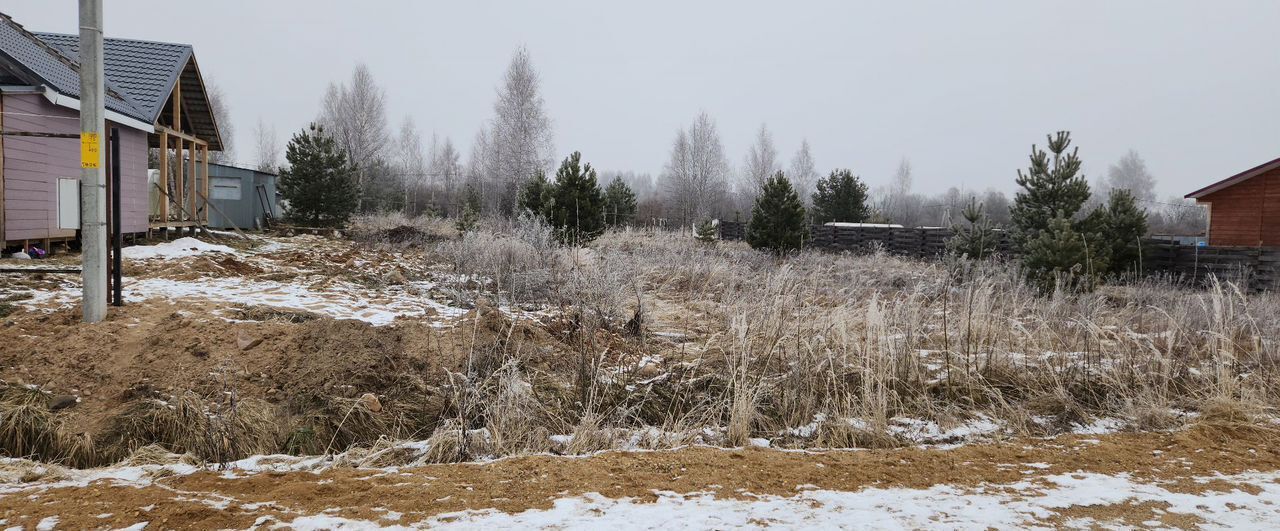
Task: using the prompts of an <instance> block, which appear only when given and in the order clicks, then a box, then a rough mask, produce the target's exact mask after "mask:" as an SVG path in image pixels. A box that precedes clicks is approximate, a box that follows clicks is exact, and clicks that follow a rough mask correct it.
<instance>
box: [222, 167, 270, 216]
mask: <svg viewBox="0 0 1280 531" xmlns="http://www.w3.org/2000/svg"><path fill="white" fill-rule="evenodd" d="M232 183H235V184H236V186H238V191H237V193H236V194H235V196H234V197H232V196H230V195H229V194H231V193H232V188H231V187H230V186H228V185H230V184H232ZM259 186H261V187H262V190H261V191H260V190H259ZM264 192H265V193H264ZM209 201H210V202H211V203H212V204H213V205H214V206H216V207H217V208H215V209H211V211H210V212H209V226H210V227H214V228H220V229H227V228H231V226H232V225H234V226H235V227H236V228H239V229H260V228H263V227H264V226H265V224H266V220H265V217H266V213H267V212H268V211H270V213H271V215H272V217H275V218H278V217H279V206H278V205H277V204H276V176H275V175H272V174H269V173H262V172H259V171H254V170H249V169H245V168H236V167H234V166H224V165H222V164H209Z"/></svg>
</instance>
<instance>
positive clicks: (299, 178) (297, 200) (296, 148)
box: [280, 124, 360, 227]
mask: <svg viewBox="0 0 1280 531" xmlns="http://www.w3.org/2000/svg"><path fill="white" fill-rule="evenodd" d="M285 159H286V160H287V161H288V163H289V168H288V169H285V170H284V171H282V172H280V195H281V196H282V197H283V199H284V200H286V201H288V202H289V209H288V212H287V214H288V216H289V218H290V219H292V220H293V221H294V222H296V223H305V224H307V225H309V226H313V227H321V226H338V225H342V224H344V223H346V222H347V220H348V219H350V218H351V214H353V213H355V211H356V208H357V205H358V204H359V197H360V189H359V188H358V187H357V185H356V180H355V170H354V168H352V166H351V164H350V163H349V162H348V161H347V156H346V155H345V154H344V153H343V152H342V150H340V149H338V145H337V143H336V142H335V141H334V139H333V137H331V136H329V135H328V134H327V133H326V132H325V130H324V128H323V127H321V126H319V125H316V124H311V125H310V126H309V127H308V128H307V129H304V130H302V131H300V132H298V133H297V134H295V135H293V139H291V140H289V145H288V147H287V148H286V150H285Z"/></svg>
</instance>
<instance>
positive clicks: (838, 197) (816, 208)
mask: <svg viewBox="0 0 1280 531" xmlns="http://www.w3.org/2000/svg"><path fill="white" fill-rule="evenodd" d="M870 214H871V212H870V209H869V208H867V185H866V183H863V182H862V180H861V179H859V178H858V177H857V176H856V175H854V174H853V172H851V171H849V170H835V171H833V172H831V175H828V176H826V177H824V178H822V179H819V180H818V189H817V191H815V192H814V193H813V221H814V223H819V224H821V223H826V222H828V221H846V222H852V223H862V222H864V221H866V220H867V217H868V216H870Z"/></svg>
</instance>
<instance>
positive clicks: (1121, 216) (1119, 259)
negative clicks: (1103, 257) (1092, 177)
mask: <svg viewBox="0 0 1280 531" xmlns="http://www.w3.org/2000/svg"><path fill="white" fill-rule="evenodd" d="M1146 235H1147V213H1146V212H1145V211H1143V210H1142V209H1141V208H1138V203H1137V201H1135V199H1134V195H1133V192H1130V191H1129V190H1124V189H1115V190H1112V191H1111V198H1110V199H1109V200H1108V201H1107V230H1106V238H1107V241H1109V242H1111V257H1110V258H1111V273H1112V274H1116V275H1123V274H1126V273H1134V272H1140V271H1139V270H1140V269H1141V267H1142V262H1143V260H1142V250H1143V249H1142V245H1141V241H1140V240H1141V239H1142V238H1143V237H1145V236H1146Z"/></svg>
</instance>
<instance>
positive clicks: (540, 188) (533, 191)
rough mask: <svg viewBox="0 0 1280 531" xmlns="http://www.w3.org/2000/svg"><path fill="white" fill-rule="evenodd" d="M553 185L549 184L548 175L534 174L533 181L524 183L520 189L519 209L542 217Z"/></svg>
mask: <svg viewBox="0 0 1280 531" xmlns="http://www.w3.org/2000/svg"><path fill="white" fill-rule="evenodd" d="M550 190H551V183H549V182H547V174H546V173H543V172H541V171H539V172H538V173H536V174H534V176H533V178H532V179H529V180H528V181H526V182H525V183H524V186H523V187H521V189H520V194H519V195H520V197H519V204H518V206H519V208H520V210H521V211H522V212H523V211H528V212H531V213H533V215H535V216H542V215H543V214H544V213H543V211H542V209H543V206H545V205H544V200H545V198H546V197H547V194H548V193H550Z"/></svg>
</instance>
